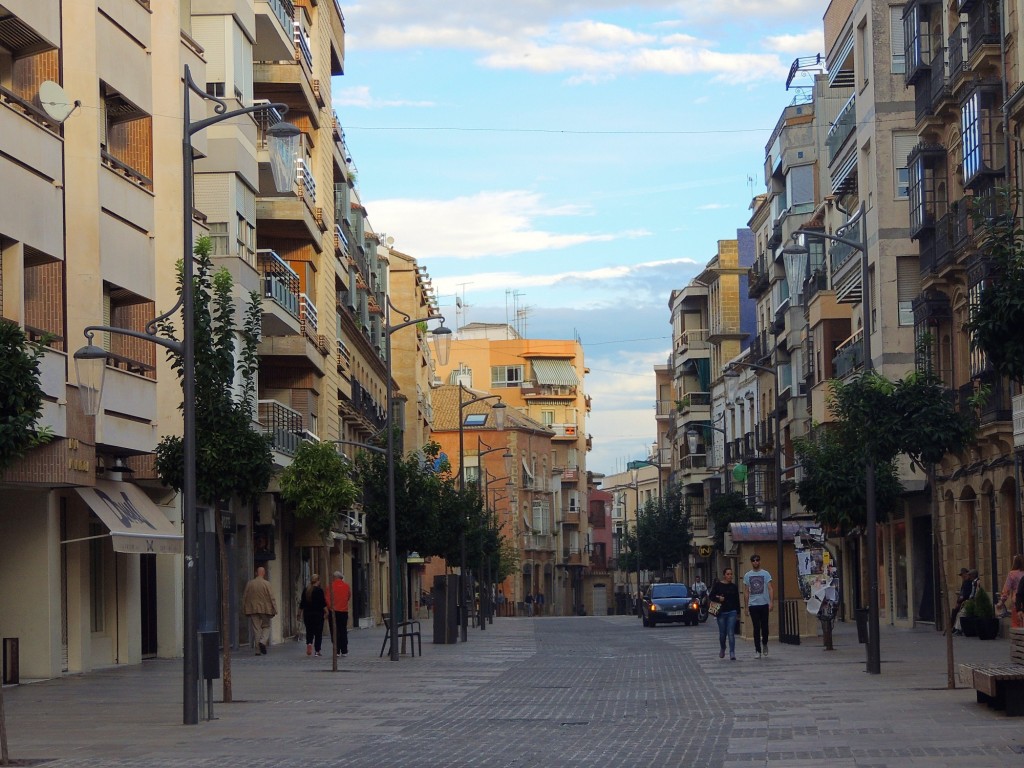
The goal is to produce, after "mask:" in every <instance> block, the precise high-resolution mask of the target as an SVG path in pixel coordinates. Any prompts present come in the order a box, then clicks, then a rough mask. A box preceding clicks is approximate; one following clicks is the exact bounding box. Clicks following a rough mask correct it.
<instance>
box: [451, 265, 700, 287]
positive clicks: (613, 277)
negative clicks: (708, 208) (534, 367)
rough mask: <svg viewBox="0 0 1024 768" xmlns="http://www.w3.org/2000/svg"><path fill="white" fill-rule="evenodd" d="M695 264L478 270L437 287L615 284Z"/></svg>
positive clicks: (454, 276) (458, 276)
mask: <svg viewBox="0 0 1024 768" xmlns="http://www.w3.org/2000/svg"><path fill="white" fill-rule="evenodd" d="M683 264H685V265H687V266H694V265H696V262H695V261H694V260H693V259H666V260H663V261H650V262H645V263H642V264H622V265H617V266H610V267H600V268H597V269H589V270H588V269H573V270H570V271H564V272H549V273H547V274H543V273H540V272H538V271H536V270H531V271H530V272H476V273H472V274H465V275H450V276H446V277H435V278H434V279H433V282H434V287H435V288H436V289H437V292H438V293H440V294H454V293H455V292H456V291H457V290H458V288H459V286H461V285H472V286H473V290H474V291H481V292H483V291H493V290H503V289H505V288H506V287H508V286H515V287H517V288H541V287H553V286H557V285H559V284H561V283H574V284H580V283H582V284H587V283H615V284H620V283H621V281H622V280H624V279H627V278H630V277H638V276H639V277H642V276H643V274H644V273H645V272H647V271H649V270H651V269H657V268H661V267H671V266H679V265H683Z"/></svg>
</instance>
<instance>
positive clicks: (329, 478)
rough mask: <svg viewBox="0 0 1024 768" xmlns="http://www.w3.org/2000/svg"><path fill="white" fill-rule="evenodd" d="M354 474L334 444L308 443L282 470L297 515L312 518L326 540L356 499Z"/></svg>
mask: <svg viewBox="0 0 1024 768" xmlns="http://www.w3.org/2000/svg"><path fill="white" fill-rule="evenodd" d="M351 474H352V466H351V465H350V464H349V462H348V460H347V459H346V458H345V457H344V456H342V455H341V454H340V453H338V449H337V448H336V447H335V445H334V443H329V442H323V443H314V442H305V443H303V444H302V445H300V446H299V450H298V451H297V452H296V453H295V458H294V460H293V461H292V463H291V465H289V466H288V467H286V468H285V469H284V471H283V472H281V478H280V482H281V496H282V498H283V499H284V500H285V501H286V502H288V503H289V504H291V505H292V506H293V507H294V509H295V516H296V517H297V518H300V519H306V520H312V521H313V522H314V524H315V525H316V528H317V530H318V531H319V532H320V534H321V536H323V537H324V539H325V540H326V538H327V537H328V536H329V535H330V533H331V529H332V528H333V527H334V524H335V523H336V522H337V520H338V514H339V513H340V512H342V511H344V510H346V509H349V508H350V507H351V506H352V503H353V502H354V501H355V500H356V496H357V493H356V486H355V483H353V482H352V477H351Z"/></svg>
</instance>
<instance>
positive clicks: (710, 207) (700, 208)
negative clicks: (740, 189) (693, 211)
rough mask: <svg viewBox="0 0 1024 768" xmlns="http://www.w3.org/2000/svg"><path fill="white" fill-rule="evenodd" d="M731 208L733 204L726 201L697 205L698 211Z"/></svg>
mask: <svg viewBox="0 0 1024 768" xmlns="http://www.w3.org/2000/svg"><path fill="white" fill-rule="evenodd" d="M729 208H732V206H731V205H726V204H725V203H706V204H704V205H698V206H697V210H698V211H724V210H727V209H729Z"/></svg>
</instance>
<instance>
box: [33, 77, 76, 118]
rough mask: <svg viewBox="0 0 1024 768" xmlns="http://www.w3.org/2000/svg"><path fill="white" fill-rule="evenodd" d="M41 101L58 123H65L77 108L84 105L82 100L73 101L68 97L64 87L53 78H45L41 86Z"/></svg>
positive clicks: (46, 110)
mask: <svg viewBox="0 0 1024 768" xmlns="http://www.w3.org/2000/svg"><path fill="white" fill-rule="evenodd" d="M39 102H40V104H42V106H43V110H44V111H45V112H46V114H48V115H49V116H50V117H52V118H53V119H54V120H56V121H57V122H58V123H63V122H64V121H65V120H67V119H68V116H69V115H70V114H71V113H72V112H74V111H75V109H76V108H78V107H80V106H81V105H82V102H80V101H77V100H76V101H74V102H72V101H71V100H70V99H68V95H67V94H66V93H65V92H64V89H63V88H61V87H60V85H58V84H57V83H55V82H53V80H44V81H43V83H42V84H41V85H40V86H39Z"/></svg>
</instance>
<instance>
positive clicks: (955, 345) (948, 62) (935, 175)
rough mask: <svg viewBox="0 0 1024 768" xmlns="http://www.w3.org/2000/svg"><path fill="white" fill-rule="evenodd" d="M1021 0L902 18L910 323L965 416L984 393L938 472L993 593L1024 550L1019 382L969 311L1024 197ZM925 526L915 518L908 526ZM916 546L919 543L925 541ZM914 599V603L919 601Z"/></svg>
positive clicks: (930, 9) (969, 559)
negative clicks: (1009, 198) (908, 118)
mask: <svg viewBox="0 0 1024 768" xmlns="http://www.w3.org/2000/svg"><path fill="white" fill-rule="evenodd" d="M1020 12H1021V7H1020V3H1003V2H996V3H983V2H973V1H972V0H961V1H960V2H955V3H951V4H942V3H938V2H934V3H933V2H921V0H913V1H912V2H908V3H906V4H905V6H904V9H903V24H904V41H905V46H906V47H905V52H906V53H905V72H904V82H905V84H906V85H907V86H908V87H912V90H913V95H914V118H915V122H916V130H915V133H914V136H913V140H914V145H913V147H912V149H911V150H909V157H908V160H907V163H908V166H909V179H908V185H909V191H908V196H909V209H910V215H909V218H910V222H909V223H910V236H911V238H913V240H914V242H915V245H916V251H917V255H918V259H919V261H918V266H919V279H920V283H921V286H920V287H921V290H920V293H919V294H918V295H917V296H915V297H913V301H912V303H911V305H910V310H909V312H908V320H907V322H908V323H910V322H912V323H913V328H914V338H915V341H916V352H917V365H918V367H919V368H921V369H926V370H930V371H932V372H934V373H935V374H936V375H938V376H939V377H940V378H941V379H942V381H943V382H944V384H945V385H946V386H947V387H948V388H949V389H950V390H951V392H953V393H954V394H955V397H956V399H957V402H958V403H959V407H961V408H971V407H972V406H971V405H970V403H969V402H968V398H970V397H971V396H972V395H973V394H974V393H975V392H977V391H979V389H981V388H986V389H987V390H988V396H987V398H986V399H985V402H984V404H983V405H982V406H981V407H980V408H979V409H978V410H977V415H978V418H979V427H978V431H977V435H976V442H975V444H974V445H973V446H972V447H971V448H970V449H968V450H967V451H965V452H964V453H963V454H962V455H955V456H954V455H950V456H947V457H946V458H945V459H944V460H943V461H942V463H941V465H940V466H938V467H937V468H936V486H937V487H936V489H935V500H934V503H935V505H936V510H935V521H936V525H937V529H936V530H935V534H936V535H937V536H938V538H939V541H940V543H941V549H940V550H939V551H940V553H941V561H940V562H941V563H944V564H945V569H946V571H948V573H940V574H939V578H940V580H941V581H944V582H952V581H953V580H954V577H953V573H955V571H956V570H957V569H958V568H959V567H960V566H961V565H962V566H966V567H969V568H970V567H973V568H977V569H978V570H979V572H980V573H981V576H982V584H983V585H984V586H985V587H986V589H988V590H989V591H990V592H992V593H998V591H999V590H1000V589H1001V588H1002V580H1003V579H1004V578H1005V574H1006V573H1007V572H1008V571H1009V569H1010V561H1011V559H1012V557H1013V555H1014V554H1015V553H1017V552H1020V551H1021V550H1022V549H1024V546H1022V531H1021V522H1020V498H1019V487H1018V484H1019V476H1020V474H1019V472H1020V470H1019V467H1020V464H1019V462H1020V450H1021V448H1022V447H1024V438H1022V434H1021V429H1020V425H1019V423H1018V424H1017V426H1016V428H1015V421H1017V422H1019V418H1020V415H1021V414H1022V413H1024V403H1022V399H1021V397H1020V389H1019V387H1017V386H1015V385H1013V384H1012V383H1011V382H1010V381H1009V380H1008V379H1006V378H1004V377H1001V376H998V375H996V374H995V372H994V371H993V369H992V367H991V365H990V364H989V362H988V360H987V359H986V356H985V355H984V353H983V352H982V351H981V350H977V349H972V348H971V339H970V336H969V334H968V333H967V331H966V330H965V329H964V323H965V322H966V320H967V319H968V318H969V316H970V312H971V307H972V306H974V305H975V304H976V303H977V302H978V300H979V296H980V293H981V291H982V290H983V289H984V288H985V286H986V285H988V284H989V282H990V281H991V280H992V279H993V276H992V271H991V266H990V264H989V263H988V262H987V260H986V257H985V253H984V252H983V251H982V250H981V249H980V248H979V246H980V243H981V238H982V237H983V236H984V234H985V228H986V226H987V221H986V220H987V218H988V217H990V216H993V215H998V214H1000V213H1002V212H1003V211H1004V210H1005V209H1004V208H1003V205H1004V202H1005V201H1004V200H1003V199H1001V197H1000V190H1001V189H1002V188H1007V187H1009V188H1014V189H1018V190H1019V189H1020V185H1021V166H1020V160H1019V157H1020V155H1019V152H1017V151H1015V150H1013V147H1017V146H1018V145H1019V142H1020V139H1021V133H1022V118H1024V98H1022V97H1024V89H1022V88H1021V87H1020V85H1019V80H1020V73H1021V71H1022V64H1024V62H1022V60H1021V52H1020V46H1018V45H1014V44H1013V43H1012V41H1013V40H1015V39H1016V37H1017V35H1018V34H1019V31H1020V30H1019V23H1020V21H1019V20H1020ZM910 522H912V523H914V525H915V528H916V520H912V521H910ZM914 538H915V540H916V536H915V537H914ZM914 597H915V598H916V597H917V595H914Z"/></svg>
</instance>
